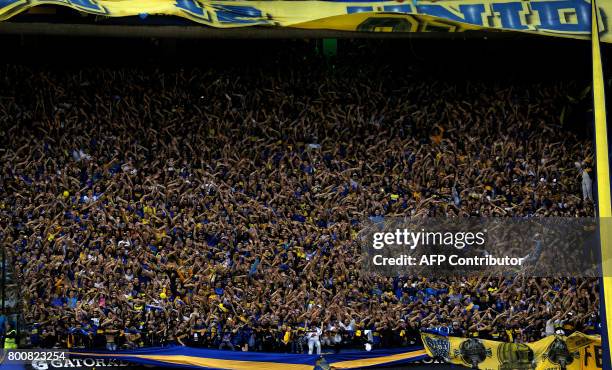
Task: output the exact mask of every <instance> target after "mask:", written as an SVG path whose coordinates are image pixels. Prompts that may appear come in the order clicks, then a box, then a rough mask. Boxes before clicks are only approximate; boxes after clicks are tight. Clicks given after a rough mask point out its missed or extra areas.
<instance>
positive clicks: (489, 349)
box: [421, 332, 602, 370]
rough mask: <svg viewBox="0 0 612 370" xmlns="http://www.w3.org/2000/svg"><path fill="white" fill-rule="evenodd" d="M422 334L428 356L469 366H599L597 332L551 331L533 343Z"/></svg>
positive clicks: (553, 369)
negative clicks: (554, 332)
mask: <svg viewBox="0 0 612 370" xmlns="http://www.w3.org/2000/svg"><path fill="white" fill-rule="evenodd" d="M421 337H422V339H423V343H424V345H425V350H426V352H427V354H429V355H430V356H431V357H433V358H435V359H442V360H444V361H446V362H449V363H452V364H457V365H463V366H467V367H472V368H478V369H487V370H507V369H535V370H561V369H567V370H587V369H588V370H596V369H601V361H602V358H601V337H600V336H598V335H586V334H582V333H578V332H576V333H573V334H572V335H570V336H568V337H565V336H559V335H551V336H548V337H545V338H543V339H540V340H539V341H537V342H532V343H505V342H497V341H493V340H486V339H478V338H459V337H446V336H441V335H437V334H430V333H422V334H421ZM587 356H588V358H587ZM597 366H599V367H597Z"/></svg>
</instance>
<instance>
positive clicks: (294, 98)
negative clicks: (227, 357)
mask: <svg viewBox="0 0 612 370" xmlns="http://www.w3.org/2000/svg"><path fill="white" fill-rule="evenodd" d="M142 68H145V67H142ZM350 68H352V70H350ZM350 68H347V69H343V68H341V67H338V68H336V69H335V70H334V72H333V73H329V72H328V71H327V70H326V69H325V68H312V69H305V70H302V71H299V72H298V71H295V70H290V69H285V70H281V69H279V70H278V71H275V72H265V71H262V70H259V71H258V70H253V69H249V68H245V70H240V69H236V68H229V67H228V68H219V69H214V68H211V69H210V70H198V69H197V68H193V69H178V68H176V69H174V70H170V71H166V70H155V69H153V68H151V69H150V70H147V69H146V68H145V70H144V71H143V70H136V69H131V68H128V67H125V68H113V69H97V68H91V69H88V68H83V69H80V70H77V71H74V70H66V71H61V72H58V71H56V70H53V69H33V70H32V69H28V68H25V67H14V66H5V67H3V69H2V72H0V91H1V93H0V94H1V96H0V120H1V123H0V125H1V126H0V129H1V132H0V136H1V137H0V141H1V142H2V145H1V149H0V150H1V152H0V158H1V160H0V166H1V170H0V217H1V219H0V232H1V238H2V239H1V240H2V244H3V245H6V246H8V251H9V255H10V258H11V261H12V262H13V266H14V269H15V273H16V274H17V276H18V277H19V279H20V282H21V300H22V310H23V318H24V320H25V321H26V322H27V323H28V324H30V325H31V328H32V329H31V333H30V341H31V344H32V345H33V346H40V347H99V348H107V349H110V350H115V349H118V348H134V347H139V346H157V345H170V344H179V345H189V346H196V347H211V348H224V349H234V350H249V351H252V350H255V351H281V352H306V351H309V350H310V351H313V352H314V351H318V350H320V346H321V345H322V346H323V347H324V348H325V347H329V348H335V349H336V350H338V349H340V348H344V347H352V346H359V347H361V348H363V346H364V345H365V344H367V346H373V347H390V346H407V345H411V344H415V343H418V342H419V340H420V339H419V334H418V333H419V331H420V330H421V329H429V330H437V331H439V332H444V333H448V334H451V335H457V336H470V337H479V338H492V339H497V340H503V341H511V342H525V341H531V340H537V339H538V338H541V337H542V336H544V335H550V334H553V333H555V332H556V331H557V330H564V331H565V333H566V334H569V333H570V332H572V331H573V330H581V331H584V332H595V331H597V330H598V323H599V320H600V318H599V301H598V299H599V298H598V297H599V293H598V289H599V287H598V282H597V280H596V279H589V278H530V277H525V276H521V275H517V276H506V277H499V276H492V275H487V274H481V275H477V276H463V277H460V276H457V277H444V278H442V277H440V278H419V277H416V276H409V275H406V276H398V277H395V278H388V277H383V276H379V275H375V274H371V273H368V272H366V271H363V270H362V269H361V261H360V246H359V245H358V243H357V242H356V241H355V235H357V233H358V232H359V230H360V225H361V224H362V222H363V220H366V219H367V218H385V217H392V216H411V217H464V216H496V217H546V216H568V217H581V216H592V215H593V214H594V209H593V207H594V206H593V202H592V195H591V191H590V186H591V184H590V181H591V177H592V173H590V171H591V169H590V168H591V166H592V160H593V154H592V149H591V141H590V140H588V139H584V138H581V137H579V136H577V134H576V133H573V132H572V131H571V130H568V129H566V128H564V127H562V124H561V123H560V122H559V112H560V111H561V110H562V109H563V107H564V105H565V104H567V98H566V95H567V91H570V90H572V89H573V90H576V86H568V85H567V84H565V83H549V84H531V85H524V86H521V85H519V86H518V87H517V85H514V87H512V88H511V87H509V86H505V85H503V84H500V85H492V84H486V83H471V84H466V83H454V82H445V83H441V82H432V81H427V80H425V79H424V78H421V77H419V76H416V75H414V74H411V73H409V72H405V71H404V72H403V73H402V74H400V75H392V74H386V72H384V71H381V72H377V71H372V72H368V76H369V78H370V79H369V80H367V79H364V78H363V74H355V73H354V69H355V67H350ZM573 90H572V91H573ZM577 167H578V168H577ZM583 190H584V191H583Z"/></svg>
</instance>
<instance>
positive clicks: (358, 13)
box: [0, 0, 612, 42]
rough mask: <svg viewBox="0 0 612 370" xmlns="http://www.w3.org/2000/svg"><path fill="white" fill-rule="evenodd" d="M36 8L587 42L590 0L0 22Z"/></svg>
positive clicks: (357, 5)
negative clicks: (65, 15) (56, 13)
mask: <svg viewBox="0 0 612 370" xmlns="http://www.w3.org/2000/svg"><path fill="white" fill-rule="evenodd" d="M39 5H60V6H68V7H71V8H73V9H76V10H78V11H81V12H85V13H90V14H96V15H99V16H107V17H125V16H135V15H140V16H145V15H169V16H178V17H183V18H187V19H190V20H192V21H194V22H198V23H201V24H204V25H207V26H211V27H222V28H228V27H244V26H277V27H297V28H308V29H334V30H345V31H364V32H432V31H433V32H462V31H470V30H477V29H490V30H512V31H520V32H529V33H536V34H543V35H552V36H564V37H573V38H584V39H589V38H590V32H591V3H590V1H589V0H462V1H456V0H412V1H371V2H370V1H350V0H331V1H240V0H238V1H231V0H227V1H211V0H0V21H1V20H7V19H10V18H11V17H13V16H15V15H16V14H19V13H21V12H24V11H27V10H28V9H30V8H32V7H35V6H39ZM598 7H599V9H598V11H599V12H600V14H601V17H599V19H601V22H603V23H604V24H601V25H600V29H601V30H602V33H601V40H602V41H604V42H612V33H611V32H610V23H612V21H611V20H610V19H611V17H610V14H612V1H600V2H599V3H598Z"/></svg>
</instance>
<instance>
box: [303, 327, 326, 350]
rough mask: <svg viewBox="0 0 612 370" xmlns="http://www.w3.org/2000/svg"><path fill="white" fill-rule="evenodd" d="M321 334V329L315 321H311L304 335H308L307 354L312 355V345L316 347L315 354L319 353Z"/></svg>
mask: <svg viewBox="0 0 612 370" xmlns="http://www.w3.org/2000/svg"><path fill="white" fill-rule="evenodd" d="M321 334H323V329H322V328H321V327H319V326H317V323H316V322H313V323H312V324H311V326H309V329H308V332H307V334H306V337H308V354H309V355H312V350H313V349H314V347H316V348H317V355H320V354H321V340H320V338H321Z"/></svg>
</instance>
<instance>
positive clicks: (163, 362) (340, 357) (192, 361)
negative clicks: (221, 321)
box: [70, 346, 428, 370]
mask: <svg viewBox="0 0 612 370" xmlns="http://www.w3.org/2000/svg"><path fill="white" fill-rule="evenodd" d="M70 356H71V357H72V356H83V357H90V358H109V359H115V360H122V361H127V362H131V363H135V364H143V365H153V366H165V367H188V368H195V369H237V370H247V369H270V370H275V369H276V370H285V369H286V370H313V369H315V368H317V369H325V368H328V369H329V368H334V369H358V368H359V369H361V368H367V367H370V366H386V365H400V364H406V363H410V362H416V361H420V360H424V359H426V358H428V356H427V353H426V352H425V350H424V349H423V347H412V348H396V349H389V350H374V351H370V352H367V351H352V352H347V353H338V354H324V355H323V356H321V355H306V354H285V353H264V352H240V351H236V352H234V351H218V350H211V349H199V348H190V347H180V346H174V347H163V348H141V349H136V350H129V351H119V352H90V351H83V352H81V351H71V352H70Z"/></svg>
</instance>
